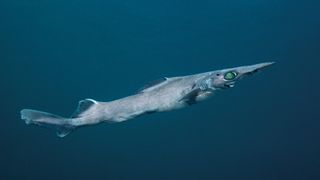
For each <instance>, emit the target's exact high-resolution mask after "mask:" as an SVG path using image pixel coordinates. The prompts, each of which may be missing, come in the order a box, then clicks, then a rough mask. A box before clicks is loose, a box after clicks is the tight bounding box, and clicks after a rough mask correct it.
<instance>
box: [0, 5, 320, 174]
mask: <svg viewBox="0 0 320 180" xmlns="http://www.w3.org/2000/svg"><path fill="white" fill-rule="evenodd" d="M319 9H320V3H319V1H309V0H306V1H301V0H299V1H298V0H251V1H247V0H246V1H244V0H242V1H241V0H240V1H239V0H223V1H222V0H200V1H195V0H193V1H191V0H153V1H151V0H90V1H89V0H29V1H27V0H2V1H0V79H1V88H0V94H1V101H2V103H1V125H0V140H1V145H0V146H1V147H0V149H1V150H0V179H1V180H9V179H10V180H11V179H12V180H13V179H19V180H20V179H32V180H38V179H39V180H44V179H45V180H57V179H77V180H80V179H104V180H126V179H130V180H133V179H137V180H143V179H146V180H167V179H174V180H206V179H208V180H213V179H216V180H218V179H223V180H227V179H229V180H235V179H237V180H260V179H265V180H286V179H288V180H318V179H320V140H319V139H320V118H319V107H320V103H319V100H320V99H319V92H320V88H319V86H320V85H319V82H320V81H319V77H318V75H319V67H320V61H319V60H320V43H319V42H320V11H319ZM265 61H276V64H275V65H274V66H273V67H271V68H268V69H266V70H265V71H263V72H261V73H259V74H257V75H255V76H252V77H250V78H246V79H244V80H242V81H241V82H239V83H237V85H236V87H234V88H232V89H228V90H225V91H221V92H219V93H217V94H216V95H215V96H214V97H212V98H211V99H209V100H207V101H205V102H202V103H199V104H197V105H195V106H192V107H188V108H185V109H181V110H177V111H171V112H165V113H157V114H152V115H148V116H143V117H139V118H137V119H134V120H130V121H127V122H124V123H120V124H100V125H96V126H91V127H86V128H81V129H79V130H76V131H75V132H74V133H72V134H71V135H69V136H67V137H66V138H63V139H61V138H57V137H56V136H55V132H54V131H52V130H48V129H45V128H39V127H35V126H27V125H25V124H24V122H23V121H21V120H20V115H19V111H20V110H21V109H22V108H33V109H39V110H44V111H48V112H52V113H55V114H59V115H62V116H69V115H71V114H72V112H73V111H74V110H75V108H76V106H77V103H78V101H79V100H81V99H84V98H93V99H96V100H99V101H110V100H113V99H117V98H121V97H124V96H127V95H130V94H132V93H134V92H135V91H136V90H137V89H139V88H140V87H142V86H143V85H144V84H146V83H147V82H149V81H152V80H154V79H158V78H159V77H163V76H168V77H171V76H180V75H187V74H193V73H200V72H205V71H210V70H215V69H222V68H228V67H234V66H240V65H248V64H255V63H260V62H265Z"/></svg>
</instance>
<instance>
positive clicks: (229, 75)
mask: <svg viewBox="0 0 320 180" xmlns="http://www.w3.org/2000/svg"><path fill="white" fill-rule="evenodd" d="M271 64H273V63H261V64H256V65H251V66H241V67H237V68H230V69H223V70H217V71H210V72H206V73H201V74H195V75H189V76H181V77H171V78H162V79H160V80H158V81H157V82H154V83H152V84H150V85H148V86H146V87H144V88H143V89H141V90H140V91H139V92H138V93H136V94H134V95H132V96H128V97H125V98H122V99H118V100H114V101H110V102H98V101H95V100H93V99H85V100H82V101H80V102H79V106H78V109H77V110H76V112H75V113H74V114H73V115H72V116H71V118H63V117H60V116H56V115H53V114H50V113H46V112H42V111H36V110H31V109H23V110H22V111H21V118H22V119H23V120H25V122H26V123H27V124H36V125H41V126H48V127H54V128H56V129H57V135H58V136H59V137H64V136H66V135H67V134H69V133H70V132H71V131H72V130H74V129H76V128H77V127H80V126H86V125H92V124H97V123H101V122H122V121H125V120H128V119H132V118H134V117H137V116H140V115H143V114H150V113H154V112H163V111H169V110H173V109H179V108H183V107H185V106H189V105H192V104H194V103H196V102H198V101H201V100H204V99H206V98H208V97H209V96H210V95H211V94H212V93H213V92H214V91H215V90H219V89H226V88H230V87H233V86H234V83H235V81H236V80H238V79H241V78H242V77H244V76H246V75H250V74H253V73H255V72H257V71H259V70H261V69H263V68H265V67H267V66H269V65H271Z"/></svg>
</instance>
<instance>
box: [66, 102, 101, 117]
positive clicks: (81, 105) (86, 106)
mask: <svg viewBox="0 0 320 180" xmlns="http://www.w3.org/2000/svg"><path fill="white" fill-rule="evenodd" d="M95 104H98V102H97V101H95V100H93V99H85V100H81V101H79V104H78V108H77V109H76V111H75V112H74V113H73V114H72V116H71V118H77V117H79V116H80V115H81V114H82V113H83V112H85V111H87V110H88V109H89V108H90V107H91V106H93V105H95Z"/></svg>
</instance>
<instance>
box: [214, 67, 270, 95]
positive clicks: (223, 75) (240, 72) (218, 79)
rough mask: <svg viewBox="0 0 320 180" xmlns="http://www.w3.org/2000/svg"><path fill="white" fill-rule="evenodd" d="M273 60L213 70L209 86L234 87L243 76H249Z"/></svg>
mask: <svg viewBox="0 0 320 180" xmlns="http://www.w3.org/2000/svg"><path fill="white" fill-rule="evenodd" d="M272 64H274V62H266V63H260V64H255V65H250V66H241V67H235V68H229V69H222V70H217V71H214V72H213V73H212V74H211V75H210V76H211V77H210V86H211V87H212V88H213V89H227V88H231V87H234V84H235V83H236V82H237V81H238V80H239V79H242V78H243V77H246V76H251V75H253V74H255V73H257V72H259V71H261V70H263V69H265V68H266V67H268V66H271V65H272Z"/></svg>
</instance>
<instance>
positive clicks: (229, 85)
mask: <svg viewBox="0 0 320 180" xmlns="http://www.w3.org/2000/svg"><path fill="white" fill-rule="evenodd" d="M234 84H235V82H230V83H226V84H224V87H225V88H233V87H234Z"/></svg>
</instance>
